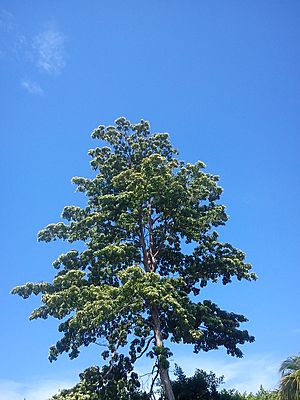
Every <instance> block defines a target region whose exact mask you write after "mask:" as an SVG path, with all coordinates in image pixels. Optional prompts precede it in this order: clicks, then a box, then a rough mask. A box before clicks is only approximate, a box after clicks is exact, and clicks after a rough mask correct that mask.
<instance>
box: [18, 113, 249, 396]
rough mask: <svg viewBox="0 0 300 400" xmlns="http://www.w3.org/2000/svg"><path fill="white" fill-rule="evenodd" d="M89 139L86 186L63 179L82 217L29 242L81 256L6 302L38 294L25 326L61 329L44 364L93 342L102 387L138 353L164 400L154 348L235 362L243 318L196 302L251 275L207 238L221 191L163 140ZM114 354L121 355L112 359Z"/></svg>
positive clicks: (107, 133) (133, 129)
mask: <svg viewBox="0 0 300 400" xmlns="http://www.w3.org/2000/svg"><path fill="white" fill-rule="evenodd" d="M92 137H93V138H94V139H100V140H103V141H106V142H108V144H109V146H108V147H101V148H99V147H97V148H95V149H93V150H90V151H89V154H90V156H91V157H92V161H91V166H92V168H93V169H94V170H95V171H97V172H96V176H95V178H94V179H87V178H80V177H75V178H73V183H75V184H76V185H77V190H78V191H79V192H83V193H85V194H86V196H87V205H86V207H84V208H80V207H76V206H67V207H65V208H64V210H63V212H62V218H63V219H64V220H66V221H67V222H59V223H56V224H50V225H48V226H47V227H46V228H45V229H43V230H41V231H40V232H39V235H38V240H40V241H45V242H50V241H52V240H57V239H63V240H66V241H68V242H71V243H73V242H77V241H82V242H83V243H84V245H85V250H84V251H79V250H75V249H74V250H70V251H68V252H67V253H66V254H62V255H60V256H59V257H58V258H57V260H56V261H54V263H53V266H54V268H55V269H56V270H58V272H57V274H56V276H55V277H54V280H53V282H52V283H46V282H42V283H27V284H25V285H23V286H19V287H16V288H14V289H13V293H17V294H19V295H20V296H22V297H23V298H28V297H29V296H30V295H31V294H32V293H34V294H39V293H41V294H42V305H41V306H40V307H39V308H38V309H36V310H34V311H33V312H32V314H31V316H30V319H36V318H44V319H46V318H48V316H52V317H54V318H57V319H59V320H62V322H61V323H60V325H59V327H58V329H59V331H60V332H61V333H62V338H61V339H60V340H59V341H58V342H57V343H56V344H55V345H54V346H52V347H51V348H50V354H49V359H50V361H54V360H56V359H57V357H58V355H59V354H61V353H63V352H66V353H68V354H69V356H70V358H71V359H72V358H75V357H77V356H78V355H79V349H80V347H81V346H88V345H89V344H91V343H97V341H98V340H102V344H105V345H106V346H107V349H106V350H105V351H104V352H103V353H102V357H103V359H104V360H107V359H108V360H109V361H108V365H107V368H106V369H105V372H104V375H103V376H102V378H101V379H102V380H103V382H104V381H106V379H107V378H108V377H109V376H110V375H111V376H114V375H113V374H114V371H115V369H116V368H117V365H118V363H119V362H120V360H122V363H123V364H125V365H126V369H127V373H128V374H130V373H131V372H132V371H133V368H134V363H135V361H136V360H137V359H138V358H140V357H141V356H143V355H144V354H146V355H147V356H149V357H151V358H153V359H154V370H153V372H154V378H155V377H157V376H159V377H160V382H161V384H162V387H163V392H164V396H165V398H166V399H168V400H173V399H174V395H173V391H172V387H171V383H170V379H169V375H168V368H169V361H168V358H169V356H170V354H171V353H170V350H169V349H168V347H166V345H165V341H166V340H168V341H169V342H173V343H180V342H183V343H190V344H193V345H194V351H195V352H196V353H198V352H199V351H200V350H204V351H209V350H211V349H217V348H218V347H219V346H224V347H225V348H226V350H227V353H228V354H230V355H232V356H237V357H241V356H242V352H241V350H240V349H239V347H238V345H239V344H243V343H245V342H252V341H253V340H254V338H253V336H250V335H249V334H248V332H247V331H246V330H240V329H239V327H240V323H242V322H245V321H246V318H245V317H244V316H243V315H238V314H235V313H233V312H227V311H224V310H222V309H220V308H219V307H218V306H217V305H216V304H214V303H213V302H211V301H210V300H203V296H202V289H203V288H204V287H205V286H206V285H207V283H208V282H217V281H218V280H221V282H222V283H223V284H224V285H226V284H228V283H230V282H231V280H232V278H233V277H236V278H237V279H238V280H241V279H246V280H252V279H255V274H254V273H251V272H250V269H251V266H250V265H249V264H247V263H245V261H244V259H245V255H244V253H243V252H241V251H240V250H237V249H236V248H234V247H233V246H232V245H231V244H229V243H222V242H220V241H218V234H217V232H216V231H214V230H213V228H214V227H217V226H219V225H224V224H225V222H226V221H227V215H226V213H225V208H224V206H223V205H220V204H218V200H219V198H220V195H221V193H222V189H221V188H220V186H218V177H217V176H214V175H211V174H209V173H205V172H204V171H203V169H204V167H205V165H204V164H203V163H202V162H201V161H198V162H196V163H195V164H190V163H187V164H186V163H184V162H183V161H179V160H178V159H177V157H176V155H177V151H176V150H175V149H174V148H173V147H172V146H171V144H170V142H169V136H168V134H166V133H155V134H151V133H150V127H149V123H148V122H145V121H143V120H142V121H141V122H140V123H138V124H136V125H134V124H131V123H130V122H129V121H127V120H126V119H125V118H119V119H118V120H116V125H115V126H107V127H105V126H99V127H98V128H97V129H95V130H94V132H93V134H92ZM199 294H201V301H197V300H196V299H197V298H198V296H199ZM122 348H123V351H124V352H125V350H126V349H129V350H128V352H127V353H126V354H122V353H121V349H122ZM152 388H153V385H152V386H151V390H153V389H152Z"/></svg>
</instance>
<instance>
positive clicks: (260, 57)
mask: <svg viewBox="0 0 300 400" xmlns="http://www.w3.org/2000/svg"><path fill="white" fill-rule="evenodd" d="M299 39H300V3H299V1H296V0H294V1H293V0H290V1H284V0H281V1H277V0H273V1H271V0H245V1H238V0H235V1H234V0H227V1H223V0H219V1H217V0H216V1H211V0H207V1H204V0H190V1H187V2H182V1H179V0H178V1H171V0H169V1H167V0H155V1H151V2H149V1H145V0H127V1H122V0H119V1H117V0H113V1H111V0H106V1H104V0H101V1H99V0H97V1H96V0H94V1H93V0H89V1H88V2H85V1H83V0H82V1H58V0H55V1H50V0H49V1H46V0H45V1H23V2H22V1H16V0H2V1H1V5H0V84H1V92H0V95H1V119H0V127H1V161H0V162H1V171H2V174H1V188H2V195H1V208H0V212H1V225H2V229H1V246H2V251H1V264H2V278H1V283H0V285H1V286H0V296H1V299H0V301H1V307H0V319H1V325H2V329H1V334H0V335H1V360H2V362H1V366H0V399H1V400H3V399H5V400H7V399H8V400H19V399H21V400H22V399H23V398H24V396H26V398H28V400H37V399H39V400H43V399H45V398H46V394H47V393H51V391H52V392H53V391H55V390H56V389H57V388H58V387H62V386H64V385H65V384H71V383H72V382H75V381H76V380H77V373H78V372H79V371H80V370H82V369H83V368H85V367H86V366H88V365H89V364H93V363H97V362H98V360H99V351H98V349H97V348H96V349H90V350H87V351H83V352H82V355H81V357H80V358H79V359H77V360H74V361H69V360H68V358H67V357H64V356H63V357H61V359H59V360H58V361H57V362H56V363H54V364H50V363H49V362H48V360H47V353H48V348H49V346H50V345H51V344H52V343H53V342H54V341H55V340H56V339H57V338H58V337H59V335H58V333H57V331H56V325H57V323H56V321H50V320H49V321H34V322H29V321H28V315H29V313H30V311H31V310H32V309H33V308H34V307H35V306H36V305H37V304H38V303H39V302H38V299H29V300H27V301H22V300H21V299H20V298H19V297H15V296H11V295H10V294H9V291H10V289H11V288H12V287H13V286H15V285H18V284H22V283H24V282H27V281H38V280H49V279H51V277H52V276H53V270H52V267H51V263H52V261H53V259H55V258H56V256H57V255H58V254H59V253H60V252H64V251H65V250H66V246H65V245H64V244H59V243H54V244H41V243H37V242H36V234H37V232H38V230H39V229H41V228H43V227H44V226H45V225H47V224H48V223H51V222H56V221H58V220H59V214H60V212H61V210H62V208H63V207H64V205H68V204H78V203H80V204H82V201H83V199H82V197H80V195H78V194H75V193H74V189H75V188H74V187H73V186H72V185H71V184H70V179H71V177H72V176H74V175H81V176H87V175H88V176H91V174H92V173H91V172H90V169H89V164H88V163H89V158H88V156H87V150H88V149H89V148H91V147H93V146H94V143H93V141H92V140H91V139H90V133H91V131H92V129H93V128H94V127H96V126H97V125H99V124H100V123H101V124H111V123H113V121H114V119H115V118H117V117H119V116H121V115H124V116H126V117H127V118H128V119H130V120H131V121H133V122H135V121H138V120H139V119H140V118H144V119H147V120H149V121H150V122H151V126H152V128H153V130H155V131H163V132H164V131H167V132H169V133H170V134H171V138H172V141H173V143H174V144H175V146H176V147H177V148H178V149H179V150H180V155H181V158H182V159H184V160H186V161H191V162H193V161H196V160H197V159H201V160H203V161H204V162H205V163H206V164H207V171H209V172H212V173H215V174H218V175H220V177H221V185H222V186H223V188H224V194H223V198H222V201H223V203H224V204H225V205H226V206H227V211H228V213H229V215H230V221H229V222H228V224H227V226H226V227H225V228H222V231H221V232H222V238H224V239H225V240H227V241H230V242H232V243H233V244H234V245H236V246H237V247H239V248H241V249H243V250H244V251H245V252H246V253H247V259H248V261H249V262H251V263H252V264H253V267H254V270H255V271H256V272H257V274H258V276H259V280H258V281H257V282H256V283H251V284H249V283H248V284H245V283H242V284H237V283H234V284H232V285H229V286H226V287H220V286H218V287H217V288H208V289H207V290H206V293H205V296H206V297H207V298H210V297H211V298H212V299H213V300H215V301H216V302H218V303H219V304H220V306H221V307H224V308H227V309H229V310H232V311H236V312H241V313H244V314H245V315H247V316H248V317H249V323H248V324H247V328H248V329H249V330H250V332H251V333H252V334H254V335H255V336H256V342H255V343H254V344H251V345H247V346H245V347H244V352H245V358H244V359H243V360H235V359H232V358H230V357H229V356H226V355H225V352H224V351H222V350H219V351H215V352H211V353H208V354H205V355H202V354H200V355H198V356H197V357H196V356H195V357H191V354H192V353H191V350H190V349H185V348H183V347H180V348H178V349H177V350H175V352H174V353H175V356H174V360H175V361H177V362H178V363H179V364H181V365H182V367H183V369H185V370H186V371H187V372H189V373H192V372H193V369H194V368H196V367H198V368H206V369H208V370H209V369H212V370H214V371H215V372H217V373H224V374H225V376H226V378H227V382H228V386H229V387H233V386H235V387H237V388H239V389H243V388H244V389H247V390H249V389H254V390H255V389H256V388H258V386H259V384H260V383H262V384H264V385H265V386H267V387H272V385H275V384H276V382H277V380H278V374H277V370H278V367H279V363H280V361H281V360H282V359H284V358H285V357H287V356H289V355H292V354H297V353H298V352H299V339H300V321H299V304H300V295H299V292H300V291H299V278H300V273H299V248H300V246H299V194H300V193H299V133H300V112H299V110H300V94H299V91H300V74H299V71H300V47H299ZM203 294H204V292H203ZM142 368H143V366H141V369H142Z"/></svg>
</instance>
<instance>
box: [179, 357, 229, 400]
mask: <svg viewBox="0 0 300 400" xmlns="http://www.w3.org/2000/svg"><path fill="white" fill-rule="evenodd" d="M175 376H177V379H176V380H175V381H174V382H172V388H173V392H174V395H175V399H176V400H177V399H178V400H218V399H219V394H218V391H217V388H218V387H219V386H220V385H221V384H222V383H223V376H222V377H220V378H217V377H216V375H215V374H214V373H213V372H210V373H209V374H208V373H206V372H205V371H203V370H199V369H197V370H196V372H195V374H194V375H193V376H192V377H187V376H186V375H185V374H184V373H183V371H182V369H181V368H180V367H178V366H177V365H176V366H175Z"/></svg>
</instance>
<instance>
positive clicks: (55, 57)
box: [33, 29, 66, 75]
mask: <svg viewBox="0 0 300 400" xmlns="http://www.w3.org/2000/svg"><path fill="white" fill-rule="evenodd" d="M33 53H34V54H33V55H34V61H35V64H36V65H37V67H38V68H40V69H41V70H42V71H44V72H47V73H48V74H50V75H57V74H59V73H60V72H61V71H62V70H63V69H64V68H65V66H66V53H65V36H64V35H63V34H62V33H61V32H59V31H57V30H53V29H48V30H45V31H43V32H41V33H39V34H38V35H37V36H36V37H35V38H34V39H33Z"/></svg>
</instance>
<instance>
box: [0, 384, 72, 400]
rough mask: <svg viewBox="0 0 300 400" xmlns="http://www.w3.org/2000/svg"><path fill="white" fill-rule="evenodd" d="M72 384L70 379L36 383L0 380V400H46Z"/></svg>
mask: <svg viewBox="0 0 300 400" xmlns="http://www.w3.org/2000/svg"><path fill="white" fill-rule="evenodd" d="M72 386H74V382H70V381H54V380H45V381H40V382H37V383H36V384H24V383H20V382H15V381H10V380H0V400H24V398H25V399H28V400H47V399H49V397H51V396H53V395H54V394H55V393H58V391H59V390H60V389H66V388H69V387H72Z"/></svg>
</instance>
